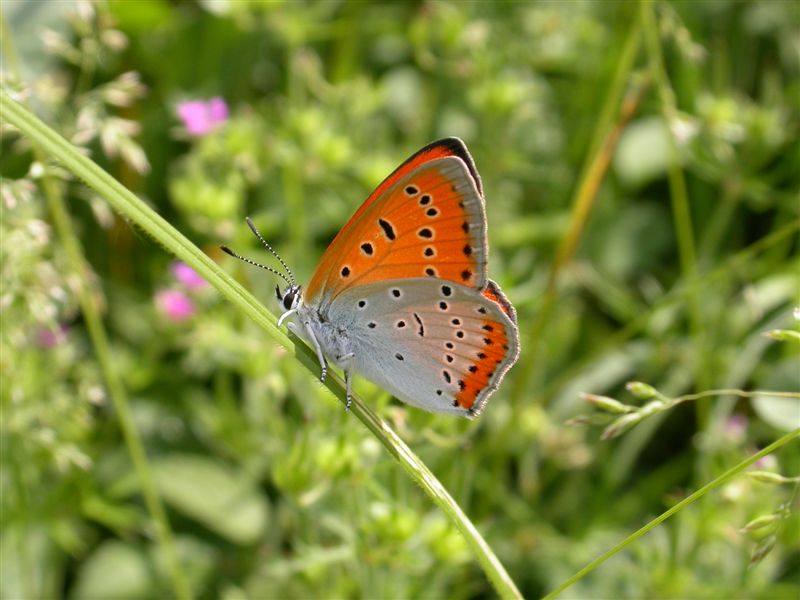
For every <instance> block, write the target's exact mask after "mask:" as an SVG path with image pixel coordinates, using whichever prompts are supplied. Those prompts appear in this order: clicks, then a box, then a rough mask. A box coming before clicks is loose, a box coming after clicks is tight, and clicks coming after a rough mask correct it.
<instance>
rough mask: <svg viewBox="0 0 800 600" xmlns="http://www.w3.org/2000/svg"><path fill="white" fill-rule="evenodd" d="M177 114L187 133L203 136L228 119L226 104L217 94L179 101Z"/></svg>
mask: <svg viewBox="0 0 800 600" xmlns="http://www.w3.org/2000/svg"><path fill="white" fill-rule="evenodd" d="M178 116H179V117H180V118H181V121H183V126H184V127H185V128H186V132H187V133H188V134H189V135H193V136H203V135H206V134H207V133H209V132H211V131H213V130H214V129H216V128H217V127H218V126H219V125H221V124H222V123H224V122H225V121H227V120H228V105H227V104H225V100H223V99H222V98H220V97H219V96H216V97H214V98H211V100H208V101H206V100H190V101H188V102H179V103H178Z"/></svg>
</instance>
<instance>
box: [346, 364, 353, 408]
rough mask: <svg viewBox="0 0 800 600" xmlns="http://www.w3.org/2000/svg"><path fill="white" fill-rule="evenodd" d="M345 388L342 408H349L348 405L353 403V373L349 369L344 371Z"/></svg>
mask: <svg viewBox="0 0 800 600" xmlns="http://www.w3.org/2000/svg"><path fill="white" fill-rule="evenodd" d="M344 381H345V384H346V385H345V389H346V390H347V402H345V404H344V410H345V412H347V411H348V410H350V405H351V404H352V403H353V373H352V371H350V369H347V370H346V371H345V372H344Z"/></svg>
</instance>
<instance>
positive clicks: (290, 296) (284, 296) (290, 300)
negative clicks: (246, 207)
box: [220, 217, 303, 326]
mask: <svg viewBox="0 0 800 600" xmlns="http://www.w3.org/2000/svg"><path fill="white" fill-rule="evenodd" d="M246 221H247V226H248V227H250V230H251V231H252V232H253V233H254V234H255V236H256V237H257V238H258V239H259V240H260V241H261V243H262V244H263V246H264V247H265V248H266V249H267V250H269V251H270V252H271V253H272V255H273V256H274V257H275V258H277V259H278V262H280V263H281V266H283V268H284V270H285V271H286V273H282V272H280V271H277V270H276V269H273V268H272V267H267V266H265V265H262V264H261V263H257V262H255V261H253V260H250V259H249V258H245V257H244V256H239V255H238V254H237V253H236V252H234V251H233V250H231V249H230V248H228V247H227V246H220V248H221V249H222V250H223V251H224V252H225V253H227V254H230V255H231V256H233V257H234V258H238V259H239V260H242V261H244V262H246V263H248V264H251V265H253V266H255V267H259V268H261V269H264V270H265V271H269V272H270V273H274V274H275V275H277V276H278V277H280V278H281V279H283V280H284V281H285V282H286V286H287V287H286V289H285V290H284V291H281V288H280V286H279V285H276V286H275V295H276V296H277V298H278V302H280V303H281V306H282V307H283V308H284V309H285V312H284V313H283V314H282V315H281V318H280V319H279V320H278V325H279V326H280V324H281V323H282V322H283V320H284V319H285V318H286V317H288V316H290V315H292V314H294V313H296V312H297V309H298V308H299V307H300V304H301V303H302V298H303V294H302V291H303V288H302V287H300V286H299V285H298V284H297V282H296V281H295V279H294V275H293V274H292V271H291V269H289V266H288V265H287V264H286V263H285V262H284V261H283V259H282V258H281V257H280V256H279V255H278V253H277V252H275V250H273V249H272V246H270V245H269V244H268V243H267V241H266V240H265V239H264V238H263V237H262V236H261V234H260V233H259V232H258V229H256V226H255V225H254V224H253V222H252V221H251V220H250V217H247V219H246Z"/></svg>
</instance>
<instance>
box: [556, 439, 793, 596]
mask: <svg viewBox="0 0 800 600" xmlns="http://www.w3.org/2000/svg"><path fill="white" fill-rule="evenodd" d="M798 437H800V428H797V429H795V430H793V431H790V432H789V433H787V434H786V435H784V436H783V437H781V438H780V439H778V440H776V441H774V442H773V443H771V444H770V445H769V446H767V447H766V448H764V449H762V450H761V451H759V452H756V453H755V454H753V455H752V456H750V457H748V458H746V459H745V460H743V461H741V462H740V463H739V464H737V465H736V466H734V467H731V468H730V469H728V470H727V471H725V472H724V473H723V474H722V475H720V476H719V477H716V478H715V479H713V480H711V481H710V482H708V483H707V484H706V485H704V486H703V487H701V488H700V489H699V490H697V491H696V492H694V493H693V494H691V495H689V496H687V497H686V498H684V499H683V500H681V501H680V502H678V503H677V504H676V505H675V506H673V507H672V508H670V509H668V510H666V511H664V512H663V513H661V514H660V515H659V516H657V517H656V518H655V519H653V520H652V521H650V522H649V523H648V524H647V525H645V526H644V527H642V528H641V529H638V530H637V531H635V532H634V533H632V534H631V535H629V536H628V537H626V538H625V539H624V540H622V541H621V542H620V543H619V544H617V545H616V546H614V547H613V548H611V549H610V550H608V551H606V552H604V553H603V554H601V555H600V556H598V557H597V558H596V559H594V560H593V561H592V562H590V563H589V564H588V565H586V566H585V567H583V568H582V569H581V570H580V571H578V572H577V573H575V574H574V575H573V576H572V577H570V578H569V579H567V580H566V581H565V582H564V583H562V584H561V585H560V586H558V587H557V588H556V589H554V590H553V591H552V592H550V593H549V594H547V595H546V596H544V598H543V599H542V600H551V599H552V598H555V597H557V596H558V595H559V594H560V593H561V592H563V591H564V590H566V589H567V588H568V587H570V586H571V585H573V584H575V583H577V582H578V581H580V580H581V579H583V578H584V577H586V575H588V574H589V573H591V572H592V571H594V570H595V569H596V568H597V567H598V566H600V565H601V564H603V563H604V562H605V561H607V560H608V559H609V558H612V557H613V556H615V555H616V554H618V553H619V552H621V551H622V550H624V549H625V548H626V547H627V546H629V545H631V544H632V543H633V542H635V541H636V540H638V539H639V538H640V537H642V536H643V535H644V534H646V533H647V532H648V531H650V530H651V529H654V528H655V527H657V526H658V525H660V524H661V523H663V522H664V521H666V520H667V519H669V518H670V517H671V516H672V515H674V514H675V513H677V512H680V511H681V510H683V509H684V508H686V507H687V506H689V505H690V504H692V503H693V502H695V501H697V500H699V499H700V498H702V497H703V496H705V495H706V494H707V493H709V492H710V491H712V490H714V489H716V488H718V487H719V486H721V485H722V484H723V483H726V482H727V481H728V480H730V479H731V478H733V477H734V476H736V475H738V474H739V473H741V472H742V471H744V470H745V469H746V468H747V467H749V466H750V465H752V464H753V463H754V462H756V461H757V460H759V459H761V458H763V457H765V456H766V455H767V454H772V453H773V452H775V451H776V450H778V449H779V448H781V447H783V446H785V445H786V444H788V443H789V442H791V441H792V440H794V439H796V438H798Z"/></svg>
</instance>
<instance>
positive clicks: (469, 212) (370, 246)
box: [306, 140, 487, 304]
mask: <svg viewBox="0 0 800 600" xmlns="http://www.w3.org/2000/svg"><path fill="white" fill-rule="evenodd" d="M462 156H463V157H462ZM465 158H466V159H467V160H466V161H465ZM486 260H487V249H486V217H485V213H484V206H483V197H482V195H481V192H480V180H479V179H478V177H477V174H476V173H475V172H474V166H473V165H472V160H471V158H470V157H469V154H468V153H467V151H466V148H464V146H463V144H462V143H461V142H460V140H444V141H442V142H439V143H435V144H432V145H431V146H429V147H427V149H423V150H422V151H420V152H419V153H417V154H416V155H414V156H413V157H412V158H411V159H409V160H408V161H406V163H404V164H403V166H401V167H400V168H399V169H397V170H396V171H395V173H393V174H392V175H391V176H390V177H389V178H387V180H385V181H384V182H383V183H382V184H381V185H380V186H379V187H378V189H377V190H376V192H374V193H373V194H372V195H371V196H370V198H369V199H368V200H367V201H366V202H365V203H364V205H363V206H362V207H361V208H360V209H359V210H358V212H356V214H355V215H354V217H353V218H351V219H350V221H349V223H348V224H347V225H346V226H345V227H344V228H343V229H342V231H341V232H340V233H339V235H338V236H337V237H336V239H334V241H333V242H332V243H331V245H330V246H329V247H328V249H327V250H326V252H325V254H324V255H323V257H322V259H321V261H320V264H319V266H318V267H317V270H316V272H315V273H314V276H313V277H312V279H311V282H310V284H309V286H308V288H307V290H306V298H307V299H309V300H311V301H318V302H320V303H322V304H324V303H325V302H329V301H330V300H332V299H333V298H334V297H335V296H336V295H337V294H338V293H340V292H341V291H343V290H345V289H347V288H349V287H352V286H355V285H365V284H367V283H371V282H373V281H385V280H392V279H404V278H413V277H437V278H440V279H446V280H450V281H454V282H457V283H460V284H462V285H467V286H469V287H472V288H475V289H482V288H483V287H484V286H485V285H486Z"/></svg>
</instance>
